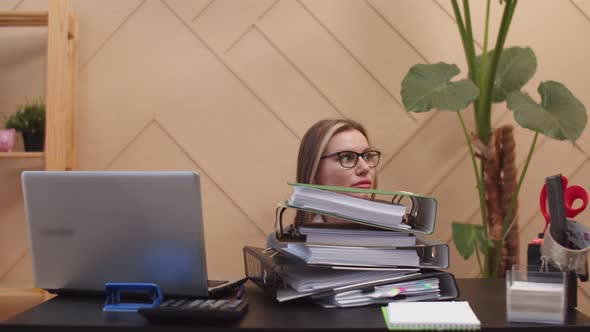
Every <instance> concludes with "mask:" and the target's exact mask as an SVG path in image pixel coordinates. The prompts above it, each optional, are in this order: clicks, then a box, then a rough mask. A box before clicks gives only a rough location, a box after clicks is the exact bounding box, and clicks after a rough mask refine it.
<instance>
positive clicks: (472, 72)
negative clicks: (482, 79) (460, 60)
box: [463, 0, 479, 84]
mask: <svg viewBox="0 0 590 332" xmlns="http://www.w3.org/2000/svg"><path fill="white" fill-rule="evenodd" d="M463 15H465V40H466V42H467V46H466V49H467V50H468V53H467V65H468V66H469V78H471V80H472V81H473V83H475V84H477V82H479V71H478V70H477V64H476V58H475V43H474V41H473V29H472V27H471V11H470V10H469V0H463Z"/></svg>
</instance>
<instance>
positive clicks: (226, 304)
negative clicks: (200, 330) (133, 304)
mask: <svg viewBox="0 0 590 332" xmlns="http://www.w3.org/2000/svg"><path fill="white" fill-rule="evenodd" d="M247 311H248V301H247V300H246V299H245V298H230V299H167V300H165V301H164V302H162V303H161V304H160V305H158V306H156V307H153V308H141V309H139V310H138V311H137V312H138V313H139V314H141V315H142V316H144V317H145V318H147V319H148V320H149V321H151V322H163V323H223V322H232V321H236V320H238V319H239V318H241V317H242V316H244V314H245V313H246V312H247Z"/></svg>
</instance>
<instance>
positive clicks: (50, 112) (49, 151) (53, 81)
mask: <svg viewBox="0 0 590 332" xmlns="http://www.w3.org/2000/svg"><path fill="white" fill-rule="evenodd" d="M0 1H1V0H0ZM46 2H47V3H48V11H47V12H24V11H22V12H21V11H0V27H37V26H46V27H47V75H46V84H45V86H46V89H47V92H46V95H45V105H46V106H45V107H46V113H45V121H46V125H45V151H44V152H12V153H8V152H4V153H2V152H0V158H44V160H43V161H44V164H45V170H48V171H49V170H51V171H58V170H71V169H74V168H75V161H76V156H75V153H76V144H75V142H74V124H75V121H74V120H75V119H74V116H75V109H76V106H77V104H76V96H77V92H78V91H77V88H78V87H77V82H78V61H79V60H78V38H79V34H78V16H77V15H76V13H75V12H74V11H72V10H70V9H68V0H48V1H46Z"/></svg>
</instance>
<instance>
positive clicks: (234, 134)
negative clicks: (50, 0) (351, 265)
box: [0, 0, 590, 309]
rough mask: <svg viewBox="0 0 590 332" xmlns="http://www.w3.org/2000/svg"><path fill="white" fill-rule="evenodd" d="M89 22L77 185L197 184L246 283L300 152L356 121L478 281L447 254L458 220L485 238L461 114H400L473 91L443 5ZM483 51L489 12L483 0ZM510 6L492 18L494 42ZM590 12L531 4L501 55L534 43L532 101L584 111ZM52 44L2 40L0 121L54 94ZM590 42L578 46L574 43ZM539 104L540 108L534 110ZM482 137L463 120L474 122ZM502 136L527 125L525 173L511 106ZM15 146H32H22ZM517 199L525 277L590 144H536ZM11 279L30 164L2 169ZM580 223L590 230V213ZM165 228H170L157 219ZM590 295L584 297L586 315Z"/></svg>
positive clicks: (137, 4) (233, 2) (261, 7)
mask: <svg viewBox="0 0 590 332" xmlns="http://www.w3.org/2000/svg"><path fill="white" fill-rule="evenodd" d="M70 5H71V7H72V8H73V9H74V10H76V11H77V12H78V14H79V17H80V82H79V103H78V105H79V108H78V110H77V130H76V137H75V139H76V141H77V147H78V154H77V156H78V159H77V165H78V168H79V169H81V170H186V169H189V170H197V171H199V172H200V173H201V175H202V179H203V180H202V182H203V202H204V210H205V211H204V213H205V223H206V224H205V230H206V237H207V258H208V259H209V262H210V264H209V265H210V266H209V270H210V271H212V272H213V273H216V274H225V275H228V276H238V275H241V274H243V263H242V254H241V248H242V247H243V246H244V245H258V246H261V245H263V244H264V241H265V234H267V233H269V232H270V231H271V230H272V229H273V225H272V218H273V212H274V206H275V203H276V202H277V201H278V200H280V199H282V198H285V197H287V195H288V194H289V191H290V190H289V188H288V186H287V185H286V184H285V183H286V182H287V181H290V180H293V179H294V178H295V162H296V154H297V149H298V144H299V141H300V139H301V137H302V136H303V134H304V133H305V131H306V130H307V128H308V127H309V126H310V125H311V124H312V123H314V122H315V121H317V120H319V119H322V118H329V117H348V118H353V119H355V120H358V121H360V122H361V123H363V124H364V125H365V126H366V127H367V128H368V130H369V133H370V135H371V139H372V141H373V143H374V145H375V146H376V147H377V148H378V149H380V150H381V151H383V161H382V163H381V165H380V166H379V169H378V173H379V183H380V187H381V188H383V189H392V190H408V191H412V192H416V193H421V194H426V195H432V196H435V197H437V198H438V200H439V210H438V219H437V226H436V232H435V234H434V236H433V237H434V238H435V239H438V240H442V241H447V242H449V243H450V244H451V248H452V250H451V252H452V257H451V271H452V272H454V273H455V274H456V275H457V276H458V277H473V276H477V275H478V269H477V263H476V261H475V258H474V257H472V258H470V259H469V260H463V259H462V258H461V257H460V256H459V255H458V253H457V251H456V250H455V248H454V245H452V242H451V226H450V225H451V222H453V221H469V222H471V223H480V213H479V209H478V207H479V203H478V200H477V194H476V191H475V179H474V175H473V169H472V166H471V160H470V158H469V155H468V150H467V147H466V145H465V141H464V138H463V135H462V133H461V127H460V123H459V120H458V117H457V115H456V114H454V113H452V112H438V111H435V112H430V113H425V114H414V113H411V114H410V113H407V112H405V110H404V108H403V106H402V105H401V96H400V83H401V80H402V78H403V76H404V75H405V74H406V72H407V71H408V69H409V68H410V67H411V66H412V65H413V64H415V63H435V62H438V61H445V62H449V63H456V64H457V65H458V66H459V67H460V68H461V69H462V71H463V73H462V74H461V75H462V76H465V68H466V65H465V61H464V58H463V49H462V46H461V44H460V39H459V34H458V31H457V27H456V25H455V22H454V16H453V14H452V8H451V6H450V3H449V2H448V1H442V0H441V1H431V0H429V1H426V0H422V1H415V0H396V1H391V0H366V1H365V0H278V1H277V0H194V1H191V0H123V1H120V0H102V1H88V0H71V4H70ZM471 5H472V14H473V22H474V33H475V35H476V36H481V38H477V39H478V45H477V47H478V49H479V50H480V51H481V45H482V44H483V29H482V26H483V17H484V13H485V8H484V6H485V2H483V1H473V2H472V4H471ZM46 8H47V3H46V1H45V0H38V1H36V0H24V1H22V0H21V1H18V0H2V1H0V10H17V11H29V10H45V9H46ZM500 15H501V8H500V6H499V5H498V4H497V3H493V4H492V20H491V31H492V33H491V35H490V40H494V37H495V32H496V31H497V27H498V25H499V18H500ZM589 15H590V2H588V1H582V0H577V1H561V2H555V1H551V0H542V1H539V0H537V1H533V0H523V1H520V2H519V4H518V8H517V12H516V14H515V17H514V19H513V24H512V26H511V30H510V33H509V37H508V40H507V45H509V46H512V45H521V46H530V47H532V48H533V49H534V50H535V53H536V55H537V62H538V69H537V73H536V74H535V76H534V78H533V80H532V82H530V83H529V84H527V86H526V88H525V90H526V91H528V92H529V93H530V94H531V95H533V96H537V92H536V87H537V86H538V83H539V82H541V81H546V80H557V81H561V82H564V83H565V84H566V85H567V86H568V87H569V88H570V89H571V90H572V92H573V93H574V94H575V95H576V96H578V97H579V98H580V99H581V100H582V102H584V103H585V104H586V105H590V95H588V93H586V91H585V88H586V86H585V82H584V80H585V79H587V77H588V76H589V75H588V74H590V66H588V61H587V59H588V58H589V57H590V44H588V43H585V42H584V38H583V36H587V35H588V34H589V33H590V19H589V17H590V16H589ZM45 33H46V30H43V29H40V28H26V29H25V28H23V29H16V28H2V29H0V38H1V40H0V68H2V75H0V112H1V113H4V114H7V113H10V112H13V111H14V105H16V104H19V103H22V102H23V101H24V99H25V98H27V97H28V98H29V99H33V98H36V97H38V96H43V95H44V88H45V86H44V78H45V74H44V66H45V58H44V54H45V48H46V41H45V40H44V39H43V38H44V34H45ZM581 36H582V37H581ZM535 98H536V99H538V98H537V97H535ZM464 114H465V118H466V120H467V122H468V123H467V125H468V126H469V127H470V128H473V125H472V123H473V120H472V116H471V112H470V111H466V112H464ZM493 121H494V124H495V125H500V124H506V123H512V124H514V125H515V126H516V130H515V136H516V140H517V165H518V166H519V170H521V169H522V167H523V165H524V162H525V158H526V155H527V153H528V149H529V147H530V144H531V141H532V137H533V135H532V133H531V132H530V131H528V130H524V129H521V128H520V127H519V126H518V125H517V124H516V123H515V122H514V120H513V118H512V114H511V112H510V111H508V110H506V109H505V106H504V105H503V104H498V105H495V106H494V115H493ZM19 145H22V143H20V142H19ZM535 150H536V151H535V154H534V156H533V160H532V163H531V166H530V168H529V171H528V173H527V177H526V180H525V182H524V185H523V188H522V191H521V195H520V201H519V219H518V222H519V230H520V234H521V250H520V252H521V262H525V254H526V244H527V243H528V242H529V241H530V240H531V239H532V238H534V237H535V236H536V233H538V232H539V231H540V230H541V228H542V217H541V215H540V213H539V209H538V194H539V191H540V188H541V186H542V184H543V182H544V178H545V177H546V176H548V175H553V174H557V173H563V174H564V175H567V176H568V177H569V178H570V181H571V182H572V183H576V184H580V185H584V186H587V187H589V188H590V177H589V176H588V175H590V164H589V162H588V161H589V159H588V158H589V155H590V133H589V132H588V130H587V131H586V132H585V133H584V134H583V136H582V137H581V138H580V140H579V141H578V145H577V147H574V146H572V145H571V144H568V143H564V142H557V141H553V140H550V139H546V138H540V140H539V142H538V144H537V147H536V149H535ZM0 163H1V171H0V181H2V184H3V186H2V188H3V190H2V192H1V193H0V204H1V205H0V207H1V210H0V281H1V282H3V283H8V284H31V283H32V272H31V257H30V253H29V250H28V240H27V235H26V225H25V222H24V211H23V206H22V195H21V193H20V182H19V173H20V171H22V170H23V169H31V168H33V169H35V168H40V167H42V163H41V162H40V161H35V160H2V159H0ZM578 219H579V220H580V221H584V220H588V219H590V213H589V212H585V213H584V214H583V215H580V216H579V217H578ZM162 222H166V221H165V220H163V221H162ZM589 293H590V287H588V285H587V283H583V284H581V287H580V300H579V301H580V306H581V308H582V309H585V308H586V307H587V306H588V305H589V303H590V300H589V297H588V294H589Z"/></svg>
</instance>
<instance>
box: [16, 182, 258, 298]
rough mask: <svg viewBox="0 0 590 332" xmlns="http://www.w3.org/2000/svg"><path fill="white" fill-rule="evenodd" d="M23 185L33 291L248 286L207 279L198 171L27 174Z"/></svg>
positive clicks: (179, 292)
mask: <svg viewBox="0 0 590 332" xmlns="http://www.w3.org/2000/svg"><path fill="white" fill-rule="evenodd" d="M22 185H23V194H24V203H25V210H26V220H27V224H28V228H29V240H30V242H31V252H32V258H33V274H34V279H35V285H36V287H38V288H42V289H46V290H48V291H50V292H52V293H65V292H104V289H105V283H107V282H147V283H155V284H157V285H158V286H159V287H160V289H161V290H162V292H163V293H164V294H166V295H174V296H198V297H207V296H212V295H214V294H216V293H218V292H221V291H223V290H228V289H231V288H234V287H236V286H238V285H240V284H242V283H243V282H244V281H245V280H246V279H245V278H244V279H239V280H226V279H222V278H216V280H215V281H211V280H208V276H207V263H206V258H205V237H204V231H203V212H202V206H201V185H200V179H199V174H198V173H197V172H192V171H171V172H160V171H157V172H144V171H137V172H119V171H25V172H23V173H22Z"/></svg>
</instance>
